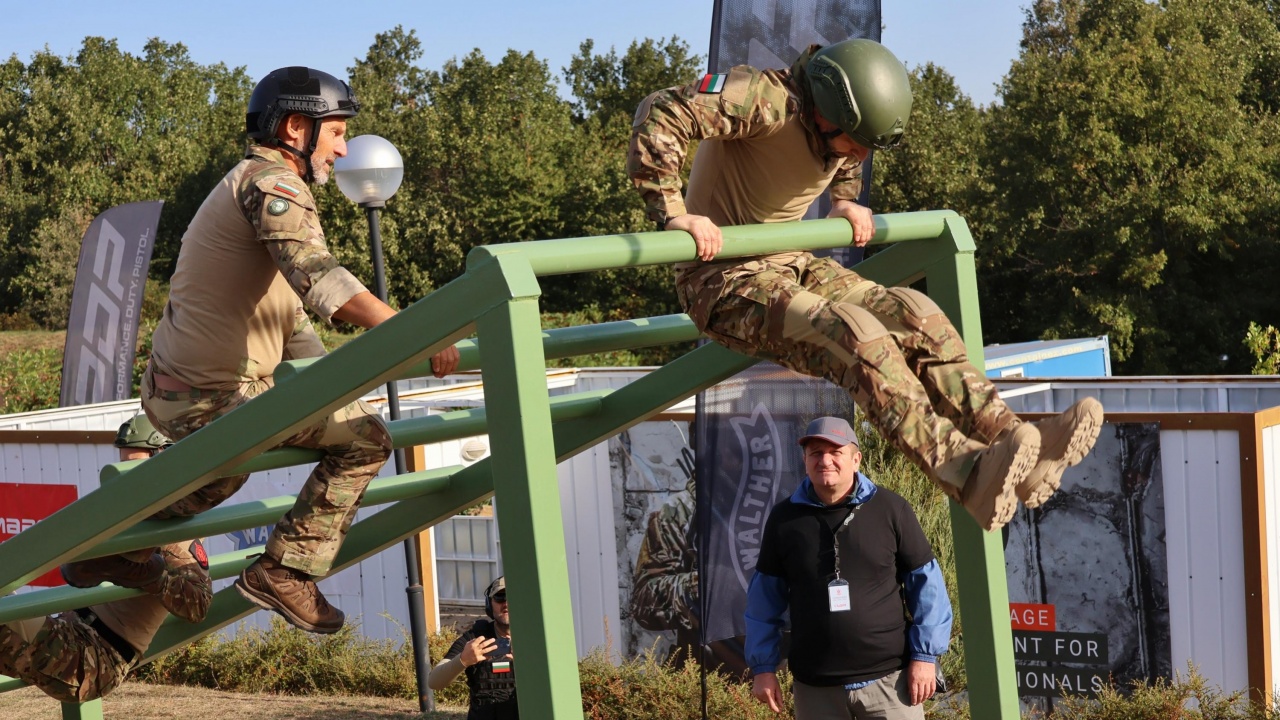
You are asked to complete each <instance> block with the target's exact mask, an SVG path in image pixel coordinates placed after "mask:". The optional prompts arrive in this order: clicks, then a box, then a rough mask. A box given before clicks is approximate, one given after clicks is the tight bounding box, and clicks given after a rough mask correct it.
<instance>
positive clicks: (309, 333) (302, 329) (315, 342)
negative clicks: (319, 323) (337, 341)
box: [283, 305, 328, 360]
mask: <svg viewBox="0 0 1280 720" xmlns="http://www.w3.org/2000/svg"><path fill="white" fill-rule="evenodd" d="M297 313H298V322H297V324H296V325H294V326H293V335H291V336H290V337H289V342H288V344H286V345H285V346H284V358H283V359H285V360H298V359H300V358H314V357H320V356H321V355H324V354H326V353H327V352H328V351H327V350H325V349H324V343H323V342H321V341H320V336H319V335H317V334H316V329H315V328H314V327H312V326H311V319H310V318H308V317H307V310H306V308H304V307H302V306H301V305H299V306H298V310H297Z"/></svg>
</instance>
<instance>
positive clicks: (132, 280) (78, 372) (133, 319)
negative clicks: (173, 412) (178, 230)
mask: <svg viewBox="0 0 1280 720" xmlns="http://www.w3.org/2000/svg"><path fill="white" fill-rule="evenodd" d="M163 205H164V201H162V200H151V201H147V202H136V203H129V204H127V205H118V206H116V207H113V208H111V209H110V210H107V211H106V212H104V213H102V214H101V215H99V216H98V217H96V218H94V219H93V222H92V223H90V224H89V229H88V231H86V232H85V234H84V240H83V242H82V243H81V245H80V263H79V265H77V266H76V284H75V289H74V290H73V291H72V294H71V317H70V320H69V321H68V323H67V344H66V349H65V350H64V351H63V354H62V393H61V397H60V399H59V403H58V404H59V406H60V407H70V406H72V405H88V404H90V403H98V402H106V401H108V400H124V399H127V398H128V397H129V396H130V395H131V394H132V391H133V358H134V351H135V347H136V344H137V334H138V321H139V317H138V316H139V314H140V313H141V310H142V293H143V290H144V288H145V287H146V283H147V268H148V266H149V265H150V264H151V250H152V249H153V248H154V247H155V236H156V226H157V225H158V224H159V222H160V209H161V207H162V206H163Z"/></svg>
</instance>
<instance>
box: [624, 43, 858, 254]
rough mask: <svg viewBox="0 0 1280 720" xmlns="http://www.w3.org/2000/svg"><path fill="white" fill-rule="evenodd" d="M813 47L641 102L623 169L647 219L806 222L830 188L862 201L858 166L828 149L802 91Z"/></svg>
mask: <svg viewBox="0 0 1280 720" xmlns="http://www.w3.org/2000/svg"><path fill="white" fill-rule="evenodd" d="M817 49H818V46H816V45H815V46H812V47H810V48H809V50H808V51H806V52H805V53H804V54H803V55H801V56H800V58H799V59H797V60H796V62H795V64H793V65H792V67H791V69H790V70H756V69H754V68H751V67H748V66H746V65H739V66H737V67H734V68H733V69H732V70H730V71H729V73H728V74H727V77H726V78H725V80H724V84H723V87H722V89H721V90H720V91H719V92H700V90H699V87H700V85H702V82H698V83H694V84H692V85H686V86H683V87H674V88H668V89H666V90H660V91H658V92H656V93H654V94H652V95H650V96H649V97H648V98H646V99H645V100H644V102H642V103H641V104H640V107H639V109H637V111H636V116H635V120H634V122H633V125H632V136H631V146H630V148H629V150H628V153H627V172H628V173H629V174H630V176H631V179H632V182H633V183H634V184H635V186H636V188H637V189H639V191H640V195H641V196H642V197H643V198H644V201H645V206H646V212H647V214H648V217H649V218H650V219H651V220H654V221H655V222H662V221H665V220H667V219H669V218H673V217H677V216H679V215H684V214H685V213H686V212H688V213H694V214H697V215H705V216H707V217H709V218H710V219H711V220H712V221H713V222H715V223H716V224H717V225H745V224H751V223H766V222H787V221H791V220H799V219H800V218H802V217H803V216H804V213H805V211H806V210H807V209H808V207H809V205H810V204H811V203H812V202H813V201H814V200H815V199H817V198H818V196H819V195H821V194H822V191H823V190H825V189H827V188H828V187H830V188H831V196H832V198H834V199H843V200H856V199H857V198H858V195H859V193H861V191H862V165H861V164H860V163H857V162H853V161H852V160H849V161H847V162H846V159H845V158H840V157H836V156H834V155H831V154H829V153H828V151H827V148H826V141H825V140H823V139H822V137H821V135H819V134H818V132H817V129H816V128H815V127H814V124H813V111H812V101H811V100H810V99H809V98H808V93H806V92H804V91H803V90H802V88H804V87H806V84H805V83H804V68H805V66H806V65H807V64H808V61H809V58H810V57H811V56H812V54H813V53H814V52H815V51H816V50H817ZM693 140H704V141H707V142H703V143H701V144H700V145H699V146H698V152H697V155H696V157H695V158H694V163H693V170H692V172H691V174H690V176H689V189H688V192H687V194H686V195H685V196H683V197H682V196H681V194H680V185H681V183H680V168H681V167H682V166H683V165H684V160H685V157H686V155H687V153H688V148H689V143H690V142H691V141H693ZM795 254H796V253H787V254H785V255H783V256H780V257H779V259H783V258H789V257H792V256H794V255H795ZM771 259H772V256H771ZM726 262H727V263H730V264H736V263H741V262H743V261H742V260H731V261H726ZM684 265H685V266H688V265H689V264H684Z"/></svg>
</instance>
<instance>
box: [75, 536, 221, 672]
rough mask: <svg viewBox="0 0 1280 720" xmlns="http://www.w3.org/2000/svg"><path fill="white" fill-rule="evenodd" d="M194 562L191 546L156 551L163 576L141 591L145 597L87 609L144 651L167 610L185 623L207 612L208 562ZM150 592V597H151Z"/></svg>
mask: <svg viewBox="0 0 1280 720" xmlns="http://www.w3.org/2000/svg"><path fill="white" fill-rule="evenodd" d="M200 552H201V559H200V560H197V559H196V557H195V555H194V554H193V553H192V549H191V543H173V544H171V545H165V546H164V547H162V548H160V554H161V555H162V556H163V557H164V565H165V568H164V575H163V576H161V578H160V580H158V581H156V584H157V585H158V587H155V588H151V587H148V588H145V589H146V591H147V593H148V594H146V595H140V596H138V597H132V598H128V599H127V600H117V601H115V602H109V603H104V604H102V605H94V606H92V607H91V608H90V609H91V610H93V614H95V615H97V616H98V617H99V618H100V619H101V620H102V622H103V623H105V624H106V626H107V627H109V628H111V629H112V630H114V631H115V632H116V634H117V635H119V636H120V637H122V638H124V640H125V641H126V642H128V643H129V644H130V645H132V646H133V647H134V648H136V649H137V650H138V652H139V653H142V652H146V650H147V647H148V646H150V645H151V640H152V638H154V637H155V636H156V632H157V631H159V630H160V625H161V624H162V623H164V619H165V618H166V617H168V615H169V610H167V609H166V607H165V606H166V605H167V606H168V607H169V608H172V609H173V614H175V615H177V616H178V617H181V618H182V619H183V620H186V621H188V622H199V621H201V620H203V619H204V616H205V613H207V612H208V611H209V603H210V602H211V601H212V600H213V585H212V583H211V582H210V581H209V570H208V567H207V565H208V559H207V558H205V557H204V556H203V552H204V551H203V549H202V550H201V551H200ZM152 593H154V594H152Z"/></svg>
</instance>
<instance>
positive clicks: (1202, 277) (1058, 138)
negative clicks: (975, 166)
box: [979, 0, 1280, 374]
mask: <svg viewBox="0 0 1280 720" xmlns="http://www.w3.org/2000/svg"><path fill="white" fill-rule="evenodd" d="M1277 51H1280V36H1278V35H1277V31H1276V23H1275V21H1274V19H1273V18H1271V17H1269V16H1268V14H1267V13H1266V12H1265V11H1264V10H1262V9H1260V8H1259V7H1258V6H1257V5H1256V4H1254V3H1250V2H1247V1H1245V0H1223V1H1222V2H1215V3H1200V2H1190V1H1189V0H1165V1H1164V2H1160V3H1150V2H1144V1H1143V0H1039V1H1038V2H1036V3H1035V5H1034V6H1033V7H1032V8H1031V9H1030V11H1029V12H1028V17H1027V21H1026V24H1025V26H1024V37H1023V41H1022V52H1021V55H1020V56H1019V58H1018V59H1017V60H1016V61H1015V62H1014V65H1013V67H1012V68H1011V70H1010V72H1009V74H1008V75H1007V76H1006V78H1005V81H1004V83H1003V84H1002V85H1001V88H1000V96H1001V100H1002V103H1001V104H1000V105H997V106H994V107H993V108H992V110H991V122H990V124H989V126H988V127H989V134H988V141H987V143H986V147H987V150H988V156H987V160H986V164H987V166H988V167H989V169H990V170H989V171H990V181H991V185H992V187H993V188H994V189H993V191H992V200H991V203H990V206H991V210H992V215H993V218H992V222H991V223H990V224H989V225H988V226H986V227H984V228H983V231H982V232H981V234H980V235H981V237H980V244H979V260H980V263H981V267H982V272H981V273H980V278H981V280H980V282H982V283H983V285H982V292H983V301H984V309H985V311H986V313H988V314H989V315H990V317H991V318H992V320H994V321H991V320H989V321H988V325H987V329H988V338H989V339H991V340H995V341H1016V340H1026V339H1030V338H1035V337H1042V338H1054V337H1070V336H1080V335H1099V334H1103V333H1106V334H1108V335H1109V336H1110V337H1111V343H1112V349H1113V352H1114V354H1115V359H1116V360H1117V361H1118V362H1117V366H1118V367H1119V368H1120V370H1121V371H1122V372H1140V373H1157V374H1160V373H1187V372H1220V371H1224V370H1232V371H1242V370H1247V369H1248V363H1247V361H1248V358H1245V357H1244V356H1243V354H1242V353H1239V352H1237V350H1238V348H1239V345H1238V343H1239V338H1240V337H1242V335H1243V334H1244V331H1245V328H1246V327H1247V325H1248V322H1249V320H1251V319H1263V320H1267V321H1268V322H1274V316H1275V314H1276V309H1277V308H1276V304H1275V302H1274V301H1273V300H1272V299H1271V298H1272V293H1271V288H1269V287H1268V280H1267V279H1265V274H1264V273H1258V272H1256V269H1257V268H1259V267H1274V264H1275V261H1276V259H1277V257H1276V250H1275V242H1274V239H1273V238H1274V235H1275V229H1276V218H1277V215H1276V207H1275V200H1274V198H1275V196H1276V192H1275V191H1276V178H1277V173H1276V171H1277V169H1278V168H1277V158H1278V157H1280V155H1278V154H1277V152H1276V148H1277V145H1276V137H1277V134H1276V118H1275V115H1274V113H1273V110H1272V108H1273V106H1274V102H1273V101H1274V97H1275V91H1274V86H1275V83H1274V82H1273V80H1272V79H1271V78H1272V77H1273V76H1274V75H1275V72H1276V71H1275V62H1274V58H1275V57H1277ZM1224 356H1225V357H1227V362H1226V363H1225V364H1224V363H1223V360H1222V358H1223V357H1224Z"/></svg>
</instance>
